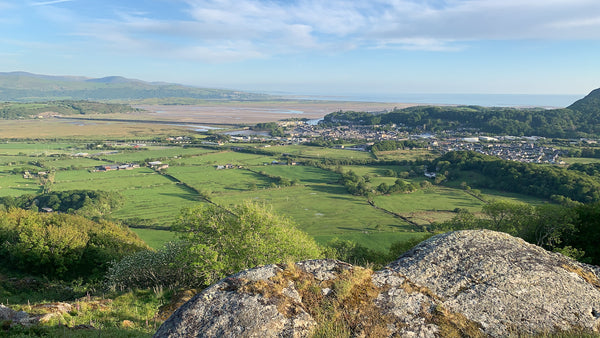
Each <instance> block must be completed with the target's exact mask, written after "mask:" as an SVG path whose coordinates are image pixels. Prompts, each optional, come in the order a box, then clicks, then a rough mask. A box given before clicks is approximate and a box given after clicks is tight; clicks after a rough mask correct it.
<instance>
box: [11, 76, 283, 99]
mask: <svg viewBox="0 0 600 338" xmlns="http://www.w3.org/2000/svg"><path fill="white" fill-rule="evenodd" d="M149 98H152V99H167V98H188V99H197V100H265V99H269V98H271V97H270V96H269V95H264V94H256V93H248V92H242V91H234V90H224V89H212V88H198V87H189V86H183V85H178V84H170V83H162V82H160V83H157V82H145V81H141V80H134V79H127V78H124V77H120V76H109V77H103V78H97V79H93V78H86V77H75V76H49V75H39V74H31V73H26V72H9V73H1V72H0V101H17V102H34V101H48V100H96V101H98V100H99V101H104V100H117V101H119V100H120V101H129V100H143V99H149Z"/></svg>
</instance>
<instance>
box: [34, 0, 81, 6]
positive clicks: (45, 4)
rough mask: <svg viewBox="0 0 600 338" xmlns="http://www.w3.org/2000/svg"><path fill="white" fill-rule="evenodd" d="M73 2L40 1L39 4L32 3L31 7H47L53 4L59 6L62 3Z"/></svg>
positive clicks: (59, 0)
mask: <svg viewBox="0 0 600 338" xmlns="http://www.w3.org/2000/svg"><path fill="white" fill-rule="evenodd" d="M72 1H74V0H52V1H40V2H32V3H31V6H48V5H55V4H60V3H63V2H72Z"/></svg>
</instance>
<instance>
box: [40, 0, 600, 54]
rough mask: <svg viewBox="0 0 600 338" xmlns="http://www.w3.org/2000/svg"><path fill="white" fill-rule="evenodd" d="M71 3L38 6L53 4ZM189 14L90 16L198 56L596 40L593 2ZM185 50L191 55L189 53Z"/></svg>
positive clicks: (411, 0) (204, 8)
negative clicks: (498, 42)
mask: <svg viewBox="0 0 600 338" xmlns="http://www.w3.org/2000/svg"><path fill="white" fill-rule="evenodd" d="M67 1H73V0H55V1H45V2H37V3H35V5H37V6H42V5H49V4H56V3H61V2H67ZM172 3H174V4H179V5H180V6H182V8H180V10H181V12H182V13H186V14H187V17H182V18H180V19H177V20H173V19H171V20H166V19H159V18H158V17H153V15H152V14H151V11H146V10H145V9H144V8H142V9H140V8H138V9H136V10H135V11H131V12H129V13H123V12H120V15H118V16H115V17H114V18H113V19H112V20H105V19H103V20H99V19H98V20H94V19H93V18H90V19H89V20H87V21H86V22H82V23H81V24H80V25H79V26H78V27H79V29H80V32H79V33H81V34H83V35H86V36H88V37H95V38H97V39H100V40H102V41H104V43H106V44H107V45H108V47H111V46H112V47H114V48H118V49H121V48H130V49H134V48H138V51H140V52H142V53H152V54H161V55H162V54H164V52H163V51H165V50H169V51H175V52H174V53H170V55H173V57H185V58H197V59H198V60H201V61H210V60H214V61H215V62H223V60H229V61H232V60H240V59H244V58H263V57H268V56H269V55H281V54H287V53H302V52H314V51H322V52H327V53H330V52H336V51H340V50H347V49H349V48H369V49H372V48H378V49H382V48H389V49H404V50H426V51H439V52H443V51H455V50H460V49H463V48H468V46H469V44H470V43H471V42H472V41H481V40H526V39H539V40H555V39H562V40H569V39H582V38H585V39H594V40H598V39H600V18H599V17H597V16H593V15H592V14H591V13H600V1H597V0H528V1H522V0H431V1H418V0H373V1H350V0H329V1H320V0H292V1H273V0H268V1H267V0H173V2H172ZM185 51H187V52H185Z"/></svg>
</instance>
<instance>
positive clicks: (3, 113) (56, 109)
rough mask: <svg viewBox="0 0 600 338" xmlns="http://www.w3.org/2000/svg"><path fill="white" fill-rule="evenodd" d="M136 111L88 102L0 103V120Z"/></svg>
mask: <svg viewBox="0 0 600 338" xmlns="http://www.w3.org/2000/svg"><path fill="white" fill-rule="evenodd" d="M136 110H138V109H137V108H133V107H131V106H130V105H127V104H120V103H100V102H90V101H70V100H63V101H51V102H38V103H19V102H3V103H1V102H0V119H3V120H13V119H23V118H25V119H27V118H34V117H47V116H51V115H84V114H111V113H130V112H133V111H136Z"/></svg>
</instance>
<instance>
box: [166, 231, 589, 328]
mask: <svg viewBox="0 0 600 338" xmlns="http://www.w3.org/2000/svg"><path fill="white" fill-rule="evenodd" d="M597 271H598V268H597V267H591V266H586V265H583V264H579V263H577V262H574V261H572V260H570V259H568V258H565V257H563V256H561V255H559V254H555V253H551V252H547V251H545V250H543V249H541V248H539V247H537V246H535V245H531V244H528V243H526V242H524V241H523V240H521V239H518V238H514V237H511V236H509V235H507V234H504V233H498V232H493V231H488V230H474V231H457V232H452V233H447V234H443V235H439V236H435V237H432V238H431V239H429V240H427V241H425V242H423V243H421V244H419V245H418V246H417V247H415V248H414V249H413V250H411V251H409V252H408V253H406V254H404V255H403V256H402V257H400V258H399V259H398V260H397V261H395V262H394V263H392V264H390V265H389V266H388V267H386V268H385V269H383V270H381V271H377V272H371V271H367V270H365V269H361V268H358V267H353V266H351V265H350V264H347V263H343V262H340V261H335V260H313V261H305V262H299V263H296V264H295V266H291V267H290V266H287V267H286V266H278V265H269V266H263V267H259V268H255V269H251V270H247V271H244V272H241V273H239V274H236V275H234V276H231V277H228V278H226V279H224V280H222V281H220V282H218V283H217V284H215V285H213V286H211V287H210V288H208V289H206V290H204V291H203V292H202V293H200V294H198V295H196V296H195V297H194V298H192V299H191V300H190V301H189V302H188V303H186V304H184V305H183V306H182V307H181V308H179V309H178V310H177V311H176V312H175V313H174V314H173V315H172V316H171V318H169V319H168V320H167V321H166V322H165V323H164V324H163V325H162V326H161V327H160V328H159V330H158V331H157V333H156V335H155V336H156V337H208V336H225V337H257V336H265V337H306V336H310V335H311V334H313V333H314V332H338V331H335V329H339V328H334V329H332V328H331V327H328V326H327V325H326V324H323V321H324V322H325V323H327V322H328V321H327V319H329V323H331V322H335V320H338V319H339V320H342V319H344V320H345V323H346V324H345V326H344V328H342V329H345V330H346V332H350V333H351V334H352V335H357V336H375V335H377V336H395V335H398V336H402V337H436V336H437V337H444V336H448V335H455V334H458V335H462V336H507V335H509V334H518V333H527V334H535V333H541V332H554V331H559V330H574V329H575V330H588V331H596V332H597V331H598V330H600V281H599V280H598V276H597V274H596V273H597ZM336 315H339V316H338V317H335V316H336ZM332 318H337V319H335V320H332ZM340 318H342V319H340ZM327 330H329V331H327ZM332 330H333V331H332Z"/></svg>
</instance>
